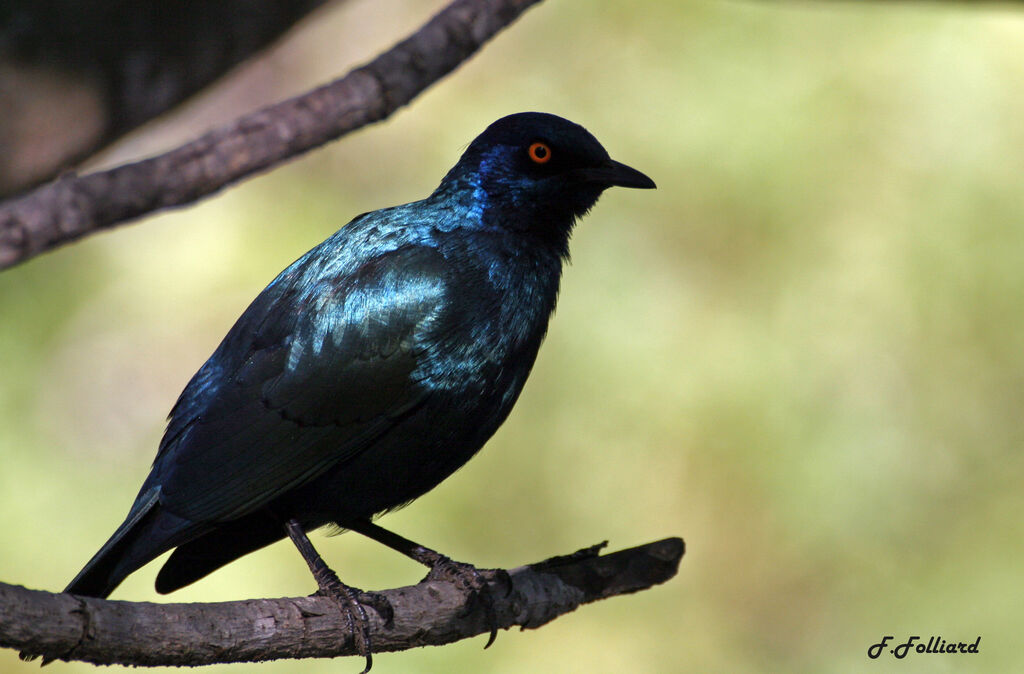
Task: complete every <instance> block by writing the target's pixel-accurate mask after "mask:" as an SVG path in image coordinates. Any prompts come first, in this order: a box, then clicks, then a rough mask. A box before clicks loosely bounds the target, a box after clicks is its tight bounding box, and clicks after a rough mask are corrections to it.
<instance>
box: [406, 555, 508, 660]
mask: <svg viewBox="0 0 1024 674" xmlns="http://www.w3.org/2000/svg"><path fill="white" fill-rule="evenodd" d="M423 580H424V581H432V580H442V581H446V582H449V583H454V584H455V585H456V586H457V587H458V588H460V589H461V590H462V591H463V592H464V593H465V594H466V608H465V611H464V612H463V614H462V616H461V617H467V616H469V615H471V614H473V613H474V612H475V611H476V610H477V609H478V608H481V609H483V612H484V617H485V619H486V621H487V624H488V626H489V627H490V630H491V631H490V636H489V637H488V639H487V643H486V644H484V648H488V647H490V645H491V644H493V643H494V640H495V639H496V638H497V636H498V614H497V611H496V610H495V607H494V595H493V594H492V590H491V585H492V584H494V583H500V584H502V585H504V586H505V588H506V590H505V595H504V596H506V597H507V596H509V594H511V592H512V578H511V577H510V576H509V575H508V572H507V571H505V570H504V569H478V568H476V567H475V566H473V565H472V564H465V563H463V562H456V561H454V560H452V559H450V558H448V557H445V556H443V555H438V558H437V560H436V561H435V562H434V564H433V566H431V568H430V572H429V573H428V574H427V575H426V577H425V578H424V579H423Z"/></svg>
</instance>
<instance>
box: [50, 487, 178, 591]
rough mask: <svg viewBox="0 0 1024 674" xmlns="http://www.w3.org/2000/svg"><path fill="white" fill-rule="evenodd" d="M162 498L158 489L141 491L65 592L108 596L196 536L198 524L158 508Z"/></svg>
mask: <svg viewBox="0 0 1024 674" xmlns="http://www.w3.org/2000/svg"><path fill="white" fill-rule="evenodd" d="M159 498H160V490H159V489H158V488H157V489H151V490H149V491H148V492H146V493H144V494H140V495H139V498H138V499H136V501H135V504H134V505H133V506H132V509H131V512H129V513H128V517H127V518H126V519H125V521H124V522H123V523H122V524H121V526H119V527H118V528H117V531H115V532H114V535H113V536H111V537H110V540H108V541H107V542H106V543H104V544H103V547H102V548H100V550H99V552H97V553H96V554H95V555H93V557H92V559H90V560H89V563H88V564H86V565H85V568H83V569H82V570H81V571H80V572H79V573H78V575H77V576H75V579H74V580H72V581H71V583H70V584H69V585H68V586H67V588H65V589H64V591H65V592H67V593H70V594H77V595H80V596H83V597H100V598H105V597H107V596H109V595H110V593H111V592H113V591H114V588H116V587H117V586H118V585H120V584H121V581H123V580H124V579H125V578H126V577H127V576H128V574H130V573H131V572H133V571H135V570H136V569H138V568H139V567H141V566H143V565H144V564H146V563H147V562H149V561H151V560H153V559H154V558H156V557H157V556H159V555H160V554H161V553H163V552H165V551H167V550H169V549H171V548H173V547H174V546H175V545H178V544H179V543H181V542H183V541H184V540H187V539H188V538H190V537H192V536H195V535H196V534H195V528H196V525H195V524H194V523H193V522H190V521H189V520H186V519H183V518H180V517H177V516H175V515H171V514H170V513H168V512H167V511H165V510H163V509H161V508H159V507H158V501H159Z"/></svg>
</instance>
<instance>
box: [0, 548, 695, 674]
mask: <svg viewBox="0 0 1024 674" xmlns="http://www.w3.org/2000/svg"><path fill="white" fill-rule="evenodd" d="M603 546H604V544H603V543H602V544H600V545H595V546H593V547H591V548H586V549H584V550H580V551H579V552H577V553H574V554H572V555H566V556H563V557H555V558H552V559H549V560H546V561H544V562H540V563H538V564H532V565H529V566H523V567H519V568H516V569H512V570H510V571H509V575H510V578H511V580H512V587H511V590H508V591H507V593H506V590H507V589H508V588H504V587H502V586H501V585H494V586H492V587H493V588H494V589H493V592H492V594H493V595H494V601H495V607H494V608H495V612H496V614H497V621H498V625H499V626H500V627H501V628H503V629H507V628H509V627H512V626H514V625H519V626H521V627H522V628H523V629H526V628H536V627H540V626H541V625H544V624H545V623H547V622H550V621H551V620H554V619H555V618H557V617H558V616H560V615H562V614H564V613H568V612H570V611H573V610H575V609H576V608H577V607H578V606H580V605H581V604H586V603H589V602H593V601H597V600H599V599H606V598H608V597H613V596H616V595H620V594H627V593H631V592H638V591H640V590H644V589H647V588H649V587H651V586H653V585H656V584H659V583H663V582H665V581H667V580H669V579H670V578H672V577H673V576H674V575H675V574H676V571H677V569H678V566H679V562H680V560H681V559H682V556H683V553H684V545H683V541H682V539H680V538H666V539H664V540H661V541H657V542H654V543H648V544H646V545H641V546H639V547H636V548H630V549H628V550H622V551H619V552H615V553H611V554H607V555H604V556H599V550H600V549H601V548H602V547H603ZM382 594H384V595H385V596H386V597H387V598H388V600H389V601H390V602H391V605H392V606H393V607H394V609H395V615H394V622H393V623H392V624H391V625H389V626H386V625H384V623H383V621H382V620H381V619H380V617H379V616H378V615H377V614H376V613H374V612H372V611H369V612H368V613H369V617H370V621H371V633H372V638H373V648H374V651H376V652H384V651H399V650H406V649H410V648H415V647H418V646H438V645H441V644H447V643H451V642H454V641H458V640H461V639H466V638H469V637H472V636H476V635H478V634H482V633H484V632H487V631H489V629H490V627H489V625H488V624H487V621H486V619H485V616H484V611H483V610H475V609H476V608H478V607H472V606H471V607H469V609H473V610H467V606H466V604H465V602H466V597H465V596H464V595H463V594H462V592H461V591H460V590H459V589H458V588H456V587H455V586H454V585H453V584H451V583H447V582H442V581H430V582H423V583H420V584H419V585H415V586H410V587H403V588H398V589H394V590H387V591H384V592H383V593H382ZM334 602H335V600H334V599H330V598H325V597H319V596H313V597H297V598H283V599H252V600H247V601H235V602H223V603H214V604H153V603H146V602H124V601H109V600H104V599H92V598H84V597H75V596H72V595H68V594H52V593H49V592H42V591H39V590H28V589H25V588H23V587H20V586H16V585H7V584H3V583H0V646H6V647H9V648H16V649H19V650H22V651H26V652H29V653H34V654H40V655H43V656H45V657H47V658H51V659H60V660H83V661H86V662H92V663H96V664H104V665H109V664H123V665H145V666H157V665H172V666H180V665H207V664H213V663H218V662H254V661H263V660H276V659H282V658H312V657H335V656H339V655H353V654H355V649H354V646H353V641H352V637H351V634H350V633H349V628H348V626H347V625H346V623H345V620H344V618H343V616H342V614H341V612H340V610H339V609H338V606H337V605H336V604H335V603H334Z"/></svg>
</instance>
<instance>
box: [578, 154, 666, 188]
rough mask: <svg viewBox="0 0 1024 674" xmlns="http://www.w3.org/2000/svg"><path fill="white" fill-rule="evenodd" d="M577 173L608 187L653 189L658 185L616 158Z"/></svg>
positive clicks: (586, 179) (583, 177) (584, 178)
mask: <svg viewBox="0 0 1024 674" xmlns="http://www.w3.org/2000/svg"><path fill="white" fill-rule="evenodd" d="M577 175H579V177H580V178H582V179H583V180H584V181H585V182H588V183H600V184H602V185H605V186H607V187H611V186H613V185H615V186H618V187H635V188H637V189H641V190H651V189H654V188H655V187H657V185H655V184H654V181H653V180H651V179H650V178H648V177H647V176H645V175H644V174H643V173H640V171H637V170H636V169H635V168H632V167H629V166H626V165H625V164H622V163H620V162H617V161H615V160H614V159H607V160H606V161H605V162H604V163H603V164H601V165H599V166H592V167H590V168H585V169H579V170H578V171H577Z"/></svg>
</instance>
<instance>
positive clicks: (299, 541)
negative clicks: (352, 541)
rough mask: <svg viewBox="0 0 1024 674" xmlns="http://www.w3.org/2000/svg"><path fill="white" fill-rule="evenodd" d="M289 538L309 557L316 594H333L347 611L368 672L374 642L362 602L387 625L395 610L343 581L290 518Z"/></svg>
mask: <svg viewBox="0 0 1024 674" xmlns="http://www.w3.org/2000/svg"><path fill="white" fill-rule="evenodd" d="M285 529H286V530H287V531H288V537H289V538H291V539H292V543H294V544H295V547H296V548H298V549H299V554H301V555H302V558H303V559H305V560H306V564H307V565H309V570H310V571H311V572H312V573H313V577H314V578H315V579H316V584H317V586H318V587H319V588H320V589H319V590H317V594H319V595H321V596H325V597H334V598H335V599H336V600H337V601H338V603H339V604H341V607H342V612H343V613H344V614H345V621H346V622H347V623H348V627H349V630H350V631H351V632H352V636H353V638H354V639H355V645H356V651H358V652H359V654H360V655H362V656H363V657H365V658H366V668H365V669H363V671H362V672H361V674H366V673H367V672H369V671H370V668H371V667H373V653H372V644H371V642H370V620H369V618H367V616H366V609H365V608H363V604H364V603H366V604H368V605H370V606H371V607H372V608H373V609H374V610H375V611H376V612H377V613H378V615H380V617H381V618H383V619H384V622H385V623H386V624H390V623H391V621H392V619H393V618H394V610H393V609H392V608H391V604H390V603H389V602H388V600H387V598H386V597H384V595H379V594H374V593H369V592H363V591H362V590H360V589H358V588H355V587H350V586H348V585H345V584H344V583H342V582H341V580H340V579H339V578H338V574H336V573H334V571H333V570H332V569H331V567H329V566H327V563H326V562H324V560H323V558H322V557H321V556H320V553H318V552H317V551H316V548H314V547H313V543H311V542H310V540H309V537H308V536H307V535H306V532H305V530H304V529H303V528H302V525H301V524H299V522H298V520H295V519H291V520H288V521H287V522H286V523H285Z"/></svg>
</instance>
